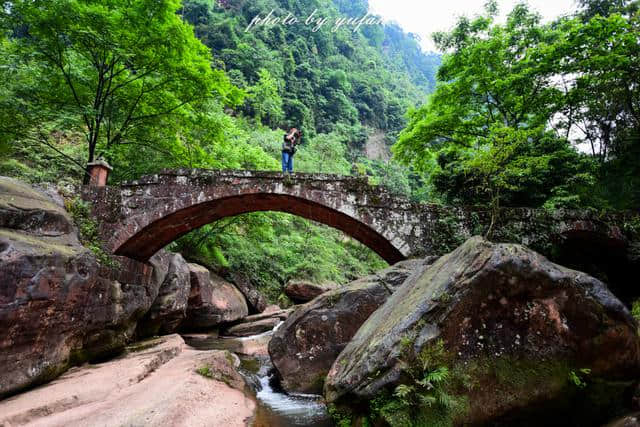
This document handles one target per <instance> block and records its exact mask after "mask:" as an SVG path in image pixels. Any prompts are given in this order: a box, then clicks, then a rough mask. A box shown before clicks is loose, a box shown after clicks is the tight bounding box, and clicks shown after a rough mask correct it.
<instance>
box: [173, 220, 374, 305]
mask: <svg viewBox="0 0 640 427" xmlns="http://www.w3.org/2000/svg"><path fill="white" fill-rule="evenodd" d="M171 248H172V250H175V251H178V252H181V253H182V254H183V255H184V256H185V257H187V258H189V259H191V260H193V261H195V262H199V263H201V264H204V265H207V266H208V267H210V268H212V269H214V270H215V269H217V268H220V267H223V266H224V267H228V268H231V269H232V270H235V271H245V272H251V277H252V279H253V280H254V282H255V283H256V285H257V286H258V288H259V289H261V290H262V292H264V293H265V295H266V296H267V297H268V298H269V300H270V301H271V302H274V303H279V304H283V305H287V301H285V300H282V286H283V285H284V284H286V283H287V282H288V281H289V280H291V279H307V280H312V281H315V282H319V283H321V282H327V281H333V282H338V283H346V282H348V281H351V280H353V279H355V278H357V277H360V276H362V275H365V274H369V273H371V272H373V271H376V270H379V269H381V268H383V267H384V266H385V265H386V263H385V262H384V261H383V260H381V259H380V258H379V257H378V256H377V255H375V254H374V253H373V252H372V251H371V250H369V249H368V248H365V247H364V246H362V245H361V244H360V243H358V242H356V241H354V240H353V239H351V238H348V237H346V236H345V235H344V234H342V233H341V232H339V231H337V230H334V229H330V228H328V227H326V226H321V225H319V224H315V223H313V222H311V221H308V220H305V219H303V218H299V217H296V216H293V215H289V214H283V213H275V212H269V213H252V214H245V215H240V216H236V217H233V218H226V219H223V220H220V221H217V222H215V223H213V224H211V225H206V226H204V227H202V228H200V229H198V230H195V231H193V232H191V233H190V234H188V235H187V236H185V237H183V238H181V239H179V240H178V241H176V242H175V243H174V244H173V245H172V247H171ZM217 251H220V252H222V253H223V254H224V261H225V263H224V264H223V263H222V262H221V260H220V259H219V258H217V257H216V255H215V254H216V252H217Z"/></svg>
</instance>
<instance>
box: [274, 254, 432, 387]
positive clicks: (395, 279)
mask: <svg viewBox="0 0 640 427" xmlns="http://www.w3.org/2000/svg"><path fill="white" fill-rule="evenodd" d="M424 263H425V261H424V260H409V261H402V262H399V263H397V264H395V265H394V266H392V267H389V268H387V269H385V270H383V271H381V272H379V273H377V274H375V275H371V276H367V277H364V278H361V279H358V280H356V281H354V282H351V283H349V284H347V285H344V286H341V287H340V288H338V289H335V290H333V291H329V292H327V293H324V294H322V295H321V296H319V297H317V298H316V299H314V300H313V301H311V302H310V303H308V304H305V305H303V306H300V307H299V308H298V309H297V310H296V311H294V312H293V314H291V315H290V316H289V318H288V319H287V320H286V321H285V322H284V323H283V324H282V325H281V326H280V327H279V328H278V329H277V330H276V332H275V333H274V336H273V339H272V340H271V342H270V343H269V354H270V356H271V360H272V362H273V365H274V367H275V368H276V370H277V371H278V373H279V376H280V379H281V384H282V386H283V387H284V389H285V390H287V391H289V392H300V393H320V392H322V384H323V381H324V378H325V376H326V374H327V372H329V368H330V367H331V364H332V363H333V361H334V360H335V358H336V357H337V356H338V354H339V353H340V352H341V351H342V349H344V347H345V346H346V345H347V343H348V342H349V341H350V340H351V338H352V337H353V335H354V334H355V333H356V331H357V330H358V328H360V325H362V323H363V322H364V321H365V320H366V319H367V318H368V317H369V316H370V315H371V313H373V312H374V311H375V310H376V309H377V308H378V307H380V305H382V304H383V303H384V302H385V301H386V300H387V298H388V297H389V295H391V293H392V292H393V291H394V290H395V288H396V287H397V286H399V285H400V284H401V283H402V282H403V281H404V280H405V279H406V278H407V277H408V276H409V274H411V272H412V271H414V270H418V271H419V270H421V269H422V268H424Z"/></svg>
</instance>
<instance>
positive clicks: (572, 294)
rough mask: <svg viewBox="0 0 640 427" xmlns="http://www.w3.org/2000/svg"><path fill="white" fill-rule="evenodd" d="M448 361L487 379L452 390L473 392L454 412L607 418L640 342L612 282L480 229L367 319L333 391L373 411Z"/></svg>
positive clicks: (589, 420)
mask: <svg viewBox="0 0 640 427" xmlns="http://www.w3.org/2000/svg"><path fill="white" fill-rule="evenodd" d="M294 316H295V315H294ZM274 339H275V338H274ZM272 342H273V341H272ZM440 343H441V344H440ZM439 345H441V346H442V354H440V356H439V357H437V358H436V357H435V356H433V355H434V354H436V353H437V352H436V349H437V348H438V346H439ZM425 360H427V362H428V363H427V362H425ZM419 361H421V362H419ZM443 366H444V367H447V368H448V370H449V372H450V373H452V375H454V374H455V372H463V373H464V374H465V375H468V376H469V381H470V382H471V383H472V384H475V386H472V387H468V386H463V385H459V386H456V387H458V388H457V389H450V390H447V392H448V393H451V394H452V395H457V396H459V397H460V398H461V399H466V402H467V404H468V406H466V408H465V409H464V410H460V411H459V412H457V413H447V412H446V411H445V413H444V415H443V417H444V419H447V417H449V418H448V419H449V421H450V422H453V423H454V424H462V423H464V424H471V425H480V424H482V425H484V424H486V423H497V424H503V425H513V424H519V425H527V424H537V425H540V424H545V423H550V424H552V425H595V424H596V423H598V422H600V423H602V422H605V421H606V420H607V419H611V418H607V417H608V416H609V414H610V413H611V412H615V411H616V410H617V409H620V408H617V406H620V405H623V404H624V402H625V399H624V395H625V392H626V391H628V389H629V387H630V386H631V385H632V384H633V382H634V381H635V380H636V378H637V377H638V373H639V372H640V343H639V340H638V336H637V333H636V324H635V322H634V320H633V318H632V317H631V315H630V313H629V311H628V310H627V309H626V308H625V306H624V305H623V304H622V303H621V302H620V301H619V300H618V299H616V298H615V297H614V296H613V295H612V294H611V293H610V292H609V290H608V289H607V287H606V286H605V285H604V284H603V283H602V282H600V281H598V280H597V279H595V278H593V277H590V276H588V275H586V274H584V273H581V272H578V271H574V270H569V269H566V268H564V267H561V266H559V265H556V264H553V263H551V262H550V261H548V260H547V259H546V258H544V257H543V256H541V255H539V254H537V253H535V252H533V251H531V250H530V249H527V248H525V247H523V246H520V245H515V244H492V243H489V242H487V241H485V240H483V239H481V238H472V239H470V240H468V241H467V242H466V243H465V244H463V245H462V246H460V247H459V248H457V249H456V250H454V251H453V252H452V253H450V254H448V255H445V256H443V257H442V258H440V259H439V260H438V261H436V262H435V263H434V264H433V265H432V266H431V267H429V268H427V269H426V270H425V271H424V272H422V273H420V274H416V275H412V276H411V277H410V278H409V279H408V280H407V281H405V282H404V284H403V285H401V286H400V287H399V288H398V289H397V290H396V292H395V293H394V294H393V295H392V296H391V297H390V298H389V299H388V300H387V301H386V302H385V303H384V305H382V307H380V308H379V309H378V310H377V311H375V312H374V313H373V315H371V317H369V318H368V319H367V320H366V322H365V323H364V324H363V325H362V327H361V328H360V329H359V330H358V332H357V333H356V334H355V336H354V337H353V339H352V340H351V342H349V343H348V344H347V345H346V347H345V348H344V350H343V351H342V352H341V353H340V355H339V356H338V358H337V359H336V360H335V362H334V363H333V365H332V367H331V370H330V372H329V374H328V376H327V380H326V383H325V388H324V391H325V397H326V398H327V400H328V401H329V402H334V403H336V404H338V405H345V406H347V407H349V408H351V409H352V410H354V411H355V412H358V411H362V408H363V406H362V405H363V404H364V405H365V406H366V403H365V402H368V401H369V400H370V399H372V398H374V397H376V396H380V395H381V393H382V394H384V393H389V392H393V390H394V389H395V387H396V386H398V385H399V384H408V385H410V386H413V387H414V389H415V388H416V387H420V385H419V384H418V383H415V382H414V380H412V378H411V375H410V374H412V375H416V372H417V371H420V373H419V375H421V376H424V375H426V374H427V373H428V372H431V371H430V370H434V369H437V368H441V367H443ZM423 368H424V372H423ZM576 378H577V379H576ZM464 382H465V381H462V380H461V383H464ZM447 384H455V381H454V379H453V378H450V379H449V382H448V383H447ZM452 387H453V386H452ZM425 393H428V391H425ZM441 409H442V408H438V407H437V405H436V406H435V407H434V409H433V411H437V410H441ZM416 411H417V412H416V413H414V416H416V417H420V416H423V417H427V418H428V417H429V416H432V415H433V414H434V413H435V412H429V409H428V408H427V407H424V408H422V409H416ZM441 419H442V418H441Z"/></svg>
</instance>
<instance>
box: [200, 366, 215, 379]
mask: <svg viewBox="0 0 640 427" xmlns="http://www.w3.org/2000/svg"><path fill="white" fill-rule="evenodd" d="M196 372H197V373H198V374H200V375H202V376H203V377H205V378H213V371H211V368H210V367H209V365H204V366H201V367H199V368H198V369H196Z"/></svg>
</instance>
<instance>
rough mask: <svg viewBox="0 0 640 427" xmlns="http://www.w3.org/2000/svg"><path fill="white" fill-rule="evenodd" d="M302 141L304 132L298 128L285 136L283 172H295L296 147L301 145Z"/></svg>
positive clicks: (283, 143) (292, 129) (290, 130)
mask: <svg viewBox="0 0 640 427" xmlns="http://www.w3.org/2000/svg"><path fill="white" fill-rule="evenodd" d="M301 139H302V132H301V131H299V130H298V129H296V128H291V129H289V132H287V133H285V134H284V141H283V142H282V172H283V173H284V172H289V173H292V172H293V155H294V154H295V152H296V145H300V143H301V142H300V140H301Z"/></svg>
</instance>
